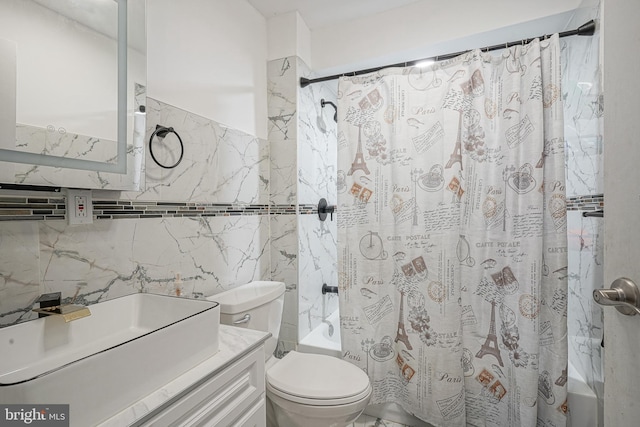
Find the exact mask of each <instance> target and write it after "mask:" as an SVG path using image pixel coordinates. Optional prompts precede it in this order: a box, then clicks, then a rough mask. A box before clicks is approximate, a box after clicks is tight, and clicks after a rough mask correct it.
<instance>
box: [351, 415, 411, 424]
mask: <svg viewBox="0 0 640 427" xmlns="http://www.w3.org/2000/svg"><path fill="white" fill-rule="evenodd" d="M348 427H412V426H408V425H405V424H399V423H396V422H393V421H387V420H383V419H382V418H376V417H372V416H370V415H365V414H362V415H360V417H359V418H358V419H357V420H356V422H355V423H353V424H350V425H349V426H348Z"/></svg>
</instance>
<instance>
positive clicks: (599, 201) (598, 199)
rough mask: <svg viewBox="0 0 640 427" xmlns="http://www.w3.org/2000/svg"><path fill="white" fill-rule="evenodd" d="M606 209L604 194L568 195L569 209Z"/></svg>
mask: <svg viewBox="0 0 640 427" xmlns="http://www.w3.org/2000/svg"><path fill="white" fill-rule="evenodd" d="M601 209H604V194H592V195H589V196H574V197H567V210H568V211H596V210H601Z"/></svg>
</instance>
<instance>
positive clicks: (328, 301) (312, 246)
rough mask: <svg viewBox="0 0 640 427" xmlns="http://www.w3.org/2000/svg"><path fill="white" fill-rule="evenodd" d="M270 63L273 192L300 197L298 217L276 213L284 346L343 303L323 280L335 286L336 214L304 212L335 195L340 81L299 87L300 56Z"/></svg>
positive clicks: (277, 196)
mask: <svg viewBox="0 0 640 427" xmlns="http://www.w3.org/2000/svg"><path fill="white" fill-rule="evenodd" d="M267 70H268V88H269V89H268V90H269V94H268V103H269V105H268V111H269V143H270V147H271V152H270V160H271V170H270V177H271V196H270V202H271V204H272V205H275V204H287V203H289V204H295V205H296V206H297V207H298V214H297V218H296V220H295V221H291V219H290V218H288V217H287V218H285V217H273V216H272V218H271V236H272V242H273V244H272V248H271V262H272V268H271V273H272V278H273V280H281V281H284V282H285V283H286V286H287V292H286V294H285V313H284V321H283V325H282V328H281V330H280V343H279V347H278V348H279V350H278V351H279V352H280V354H283V353H284V352H286V351H288V350H291V349H293V348H295V347H296V345H297V343H298V341H299V340H300V339H301V338H302V337H304V336H305V335H306V334H307V333H309V331H310V330H311V329H313V328H314V327H316V326H318V325H319V324H320V323H321V322H322V319H323V318H324V317H326V316H328V315H329V314H331V313H332V312H333V311H335V310H337V308H338V301H337V297H336V296H335V295H323V294H322V292H321V291H322V284H323V283H326V284H328V285H330V286H337V268H336V240H335V236H336V228H335V220H334V221H333V222H332V221H325V222H321V221H319V219H318V216H317V214H315V213H314V214H312V215H306V214H303V213H308V212H309V211H313V210H314V209H315V207H317V205H318V202H319V200H320V198H325V199H327V201H328V202H329V204H335V201H336V163H337V160H336V153H337V150H336V123H335V122H334V121H333V114H334V110H333V109H331V107H328V108H325V109H323V108H322V107H321V106H320V100H321V99H322V98H325V99H326V100H328V101H332V102H334V103H335V101H336V91H337V83H336V82H333V83H327V84H321V85H311V86H308V87H306V88H300V86H299V79H300V77H301V76H305V77H308V76H309V75H310V74H311V71H310V69H309V67H308V66H307V65H306V64H305V63H304V62H303V61H302V60H300V58H297V57H287V58H282V59H278V60H274V61H271V62H270V63H269V64H268V65H267Z"/></svg>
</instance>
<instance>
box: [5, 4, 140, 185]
mask: <svg viewBox="0 0 640 427" xmlns="http://www.w3.org/2000/svg"><path fill="white" fill-rule="evenodd" d="M145 85H146V25H145V0H2V2H0V116H2V118H0V182H1V183H13V184H26V185H46V186H59V187H84V188H100V189H118V190H137V189H138V187H139V177H140V170H141V167H142V158H143V145H144V134H145V120H144V119H145V114H144V105H145V102H146V97H145V92H146V90H145Z"/></svg>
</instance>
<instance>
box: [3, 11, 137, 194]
mask: <svg viewBox="0 0 640 427" xmlns="http://www.w3.org/2000/svg"><path fill="white" fill-rule="evenodd" d="M114 1H116V3H117V4H118V49H117V51H118V59H117V60H118V111H117V126H118V130H117V138H118V143H117V159H116V161H115V162H113V163H107V162H98V161H93V160H84V159H74V158H65V157H60V156H48V155H44V154H38V153H28V152H23V151H18V150H8V149H0V162H11V163H19V164H29V165H37V166H45V167H47V166H48V167H53V168H57V169H63V170H64V172H63V173H58V171H56V173H55V175H56V177H55V179H54V180H53V181H52V180H49V179H43V180H42V181H43V182H38V180H36V182H34V181H33V180H30V179H27V180H24V181H22V180H18V179H15V177H13V178H12V177H11V173H10V172H9V171H5V173H0V182H4V183H11V184H18V185H20V184H24V185H45V186H59V187H76V188H77V187H83V188H101V189H116V190H138V189H139V186H140V173H141V168H142V157H143V153H144V150H143V146H144V135H145V129H144V128H145V125H144V123H140V122H139V121H140V120H141V119H142V120H144V113H143V112H139V111H136V112H135V113H134V114H135V117H134V126H133V128H134V131H133V132H134V135H133V139H132V141H133V146H132V147H131V148H130V149H129V150H128V148H127V95H128V94H127V70H128V63H127V56H128V34H127V25H128V13H127V8H128V5H127V2H128V1H129V0H114ZM133 1H145V0H133ZM133 96H136V97H137V96H138V94H137V93H136V94H134V95H133ZM127 151H129V153H127ZM0 164H1V163H0ZM2 169H5V170H6V169H9V168H5V167H3V168H2ZM6 172H9V173H6ZM0 188H1V186H0Z"/></svg>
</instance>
